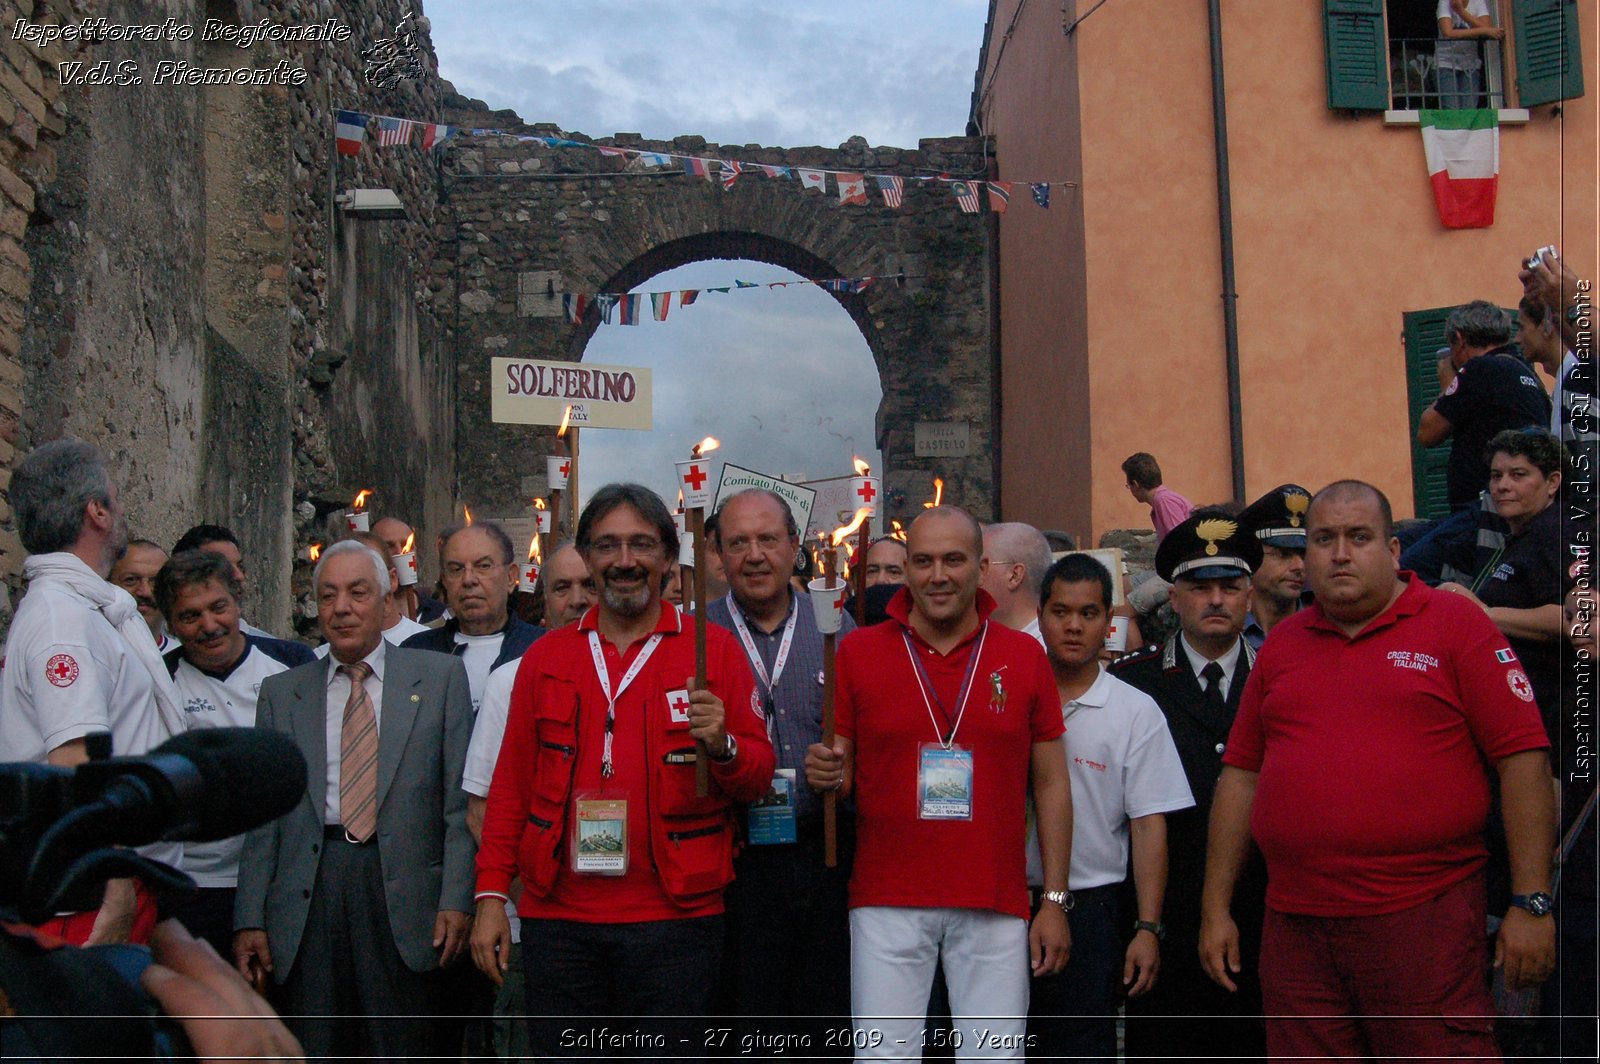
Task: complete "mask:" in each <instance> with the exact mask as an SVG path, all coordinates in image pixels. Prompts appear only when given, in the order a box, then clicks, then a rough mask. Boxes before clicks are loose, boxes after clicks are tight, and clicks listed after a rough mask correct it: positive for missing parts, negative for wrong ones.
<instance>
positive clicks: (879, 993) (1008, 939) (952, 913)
mask: <svg viewBox="0 0 1600 1064" xmlns="http://www.w3.org/2000/svg"><path fill="white" fill-rule="evenodd" d="M941 957H942V958H943V960H944V978H945V985H946V986H947V987H948V988H949V990H950V1014H951V1020H952V1024H951V1029H950V1030H927V1029H926V1027H927V1023H926V1019H927V1011H928V993H929V991H930V990H931V989H932V988H933V973H934V967H935V964H936V963H937V962H938V961H939V959H940V958H941ZM1028 977H1029V967H1028V924H1027V921H1025V920H1020V919H1018V918H1017V917H1015V916H1007V915H1005V914H1004V913H997V912H991V911H989V910H986V909H911V908H900V907H891V906H868V907H865V908H860V909H851V910H850V1007H851V1012H853V1013H854V1014H855V1026H856V1030H855V1049H856V1059H857V1060H921V1059H922V1055H923V1050H924V1048H934V1047H937V1046H950V1047H952V1048H954V1050H955V1054H956V1057H957V1059H960V1060H1021V1059H1022V1058H1023V1057H1024V1056H1026V1053H1025V1047H1026V1039H1027V1030H1028Z"/></svg>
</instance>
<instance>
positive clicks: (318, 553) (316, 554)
mask: <svg viewBox="0 0 1600 1064" xmlns="http://www.w3.org/2000/svg"><path fill="white" fill-rule="evenodd" d="M320 557H322V544H320V543H313V544H311V560H312V561H316V560H317V559H318V558H320Z"/></svg>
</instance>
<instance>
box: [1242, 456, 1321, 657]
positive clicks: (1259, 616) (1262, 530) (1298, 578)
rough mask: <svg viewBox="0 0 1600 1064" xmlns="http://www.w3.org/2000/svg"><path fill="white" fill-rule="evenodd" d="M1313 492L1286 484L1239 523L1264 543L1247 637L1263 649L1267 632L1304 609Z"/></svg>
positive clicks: (1255, 647)
mask: <svg viewBox="0 0 1600 1064" xmlns="http://www.w3.org/2000/svg"><path fill="white" fill-rule="evenodd" d="M1310 506H1311V493H1310V492H1309V491H1307V490H1306V489H1305V488H1302V487H1301V486H1300V485H1298V484H1280V485H1278V486H1277V487H1275V488H1273V489H1272V490H1271V491H1269V492H1267V493H1266V494H1265V495H1263V496H1261V498H1259V499H1257V500H1256V501H1255V502H1253V503H1251V504H1250V505H1249V506H1247V507H1245V508H1244V510H1243V511H1242V512H1241V513H1240V514H1239V523H1240V524H1241V525H1243V526H1244V528H1245V530H1246V531H1247V532H1249V533H1250V534H1251V535H1253V536H1255V537H1256V539H1258V540H1260V541H1261V564H1260V565H1258V566H1257V567H1256V571H1255V572H1253V573H1251V574H1250V589H1251V596H1250V612H1249V613H1247V614H1245V619H1244V638H1245V642H1247V643H1249V644H1250V647H1251V649H1253V650H1260V649H1261V644H1262V643H1264V642H1266V640H1267V633H1268V632H1270V631H1272V629H1273V628H1274V627H1275V626H1276V625H1277V623H1278V622H1279V621H1281V620H1283V619H1284V618H1285V617H1287V616H1289V615H1290V614H1291V613H1293V612H1295V611H1296V610H1298V609H1299V608H1300V596H1301V592H1302V591H1303V590H1304V589H1305V578H1306V510H1307V509H1308V508H1309V507H1310Z"/></svg>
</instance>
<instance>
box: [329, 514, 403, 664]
mask: <svg viewBox="0 0 1600 1064" xmlns="http://www.w3.org/2000/svg"><path fill="white" fill-rule="evenodd" d="M346 538H347V539H355V540H360V541H361V542H362V543H365V544H366V545H367V546H369V547H371V548H372V549H373V550H375V551H377V552H378V557H380V558H386V559H388V562H389V604H388V605H387V606H385V607H384V612H383V638H384V641H385V642H386V643H388V644H389V645H390V646H392V647H397V646H399V645H400V644H401V643H404V642H405V641H406V640H407V639H410V638H411V637H412V636H414V635H418V634H420V633H422V632H426V631H428V626H427V625H425V624H418V623H417V622H416V621H413V620H412V619H411V618H409V617H407V616H406V615H405V612H404V609H403V607H402V605H401V600H400V573H399V572H398V571H397V570H396V569H395V567H394V555H392V554H390V553H389V547H388V541H387V540H385V539H384V538H383V537H382V536H380V535H378V534H377V533H376V532H354V533H352V534H351V535H349V536H347V537H346ZM315 653H316V656H317V657H319V658H325V657H327V656H328V644H327V643H324V644H322V645H321V646H320V647H318V648H317V649H316V651H315Z"/></svg>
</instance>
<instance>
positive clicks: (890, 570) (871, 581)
mask: <svg viewBox="0 0 1600 1064" xmlns="http://www.w3.org/2000/svg"><path fill="white" fill-rule="evenodd" d="M905 582H906V545H905V544H904V543H902V542H901V541H900V540H898V539H895V538H894V537H893V536H884V537H883V538H882V539H876V540H873V542H872V545H871V546H869V547H868V548H867V585H866V586H867V587H877V586H878V585H879V584H903V583H905Z"/></svg>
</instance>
